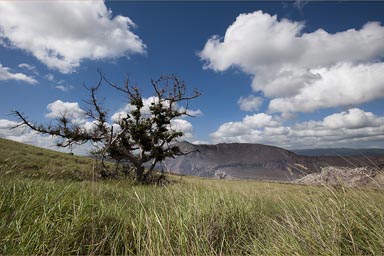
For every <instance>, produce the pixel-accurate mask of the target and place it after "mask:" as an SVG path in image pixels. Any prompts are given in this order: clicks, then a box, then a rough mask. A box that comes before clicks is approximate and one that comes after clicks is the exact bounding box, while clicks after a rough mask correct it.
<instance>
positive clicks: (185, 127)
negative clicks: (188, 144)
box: [171, 119, 193, 141]
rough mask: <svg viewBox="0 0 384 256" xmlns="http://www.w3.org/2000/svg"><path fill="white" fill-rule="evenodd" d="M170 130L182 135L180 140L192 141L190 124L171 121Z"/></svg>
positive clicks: (181, 121)
mask: <svg viewBox="0 0 384 256" xmlns="http://www.w3.org/2000/svg"><path fill="white" fill-rule="evenodd" d="M171 128H172V129H173V130H175V131H180V132H182V133H183V136H182V137H181V140H188V141H190V140H192V139H193V126H192V124H191V123H190V122H188V121H187V120H184V119H173V120H172V121H171Z"/></svg>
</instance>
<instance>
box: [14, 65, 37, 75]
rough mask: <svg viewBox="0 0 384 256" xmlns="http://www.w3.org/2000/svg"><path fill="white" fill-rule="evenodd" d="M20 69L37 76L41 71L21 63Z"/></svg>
mask: <svg viewBox="0 0 384 256" xmlns="http://www.w3.org/2000/svg"><path fill="white" fill-rule="evenodd" d="M18 67H19V68H24V69H27V70H29V71H32V72H33V73H34V74H35V75H38V74H39V71H37V68H36V67H35V66H33V65H29V64H27V63H21V64H19V65H18Z"/></svg>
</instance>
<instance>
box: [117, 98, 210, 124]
mask: <svg viewBox="0 0 384 256" xmlns="http://www.w3.org/2000/svg"><path fill="white" fill-rule="evenodd" d="M158 100H159V99H158V97H155V96H151V97H148V98H143V108H142V109H141V114H142V115H144V116H145V115H150V114H151V112H150V110H149V108H150V106H151V104H152V103H157V102H158ZM164 104H165V106H169V102H167V101H165V102H164ZM174 108H175V109H178V110H179V111H185V108H184V107H179V106H178V105H177V104H174ZM133 109H134V107H133V106H132V105H131V104H129V103H128V104H126V105H125V106H124V107H123V108H122V109H120V110H119V111H117V112H116V113H114V114H113V115H112V117H111V120H112V121H113V122H117V121H118V120H119V119H121V118H123V117H125V116H126V115H127V113H129V112H131V111H132V110H133ZM187 115H190V116H194V117H197V116H201V115H203V112H202V111H201V110H200V109H196V110H194V109H187ZM180 118H182V117H180Z"/></svg>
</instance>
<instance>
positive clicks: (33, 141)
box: [0, 119, 90, 155]
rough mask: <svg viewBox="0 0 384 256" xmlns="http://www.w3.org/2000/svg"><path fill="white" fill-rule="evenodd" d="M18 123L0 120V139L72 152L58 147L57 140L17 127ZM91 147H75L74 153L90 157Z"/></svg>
mask: <svg viewBox="0 0 384 256" xmlns="http://www.w3.org/2000/svg"><path fill="white" fill-rule="evenodd" d="M17 124H18V123H17V122H15V121H12V120H7V119H0V138H4V139H8V140H14V141H18V142H21V143H26V144H30V145H34V146H38V147H43V148H47V149H51V150H55V151H61V152H70V149H68V148H62V147H57V146H56V145H57V138H56V137H52V136H45V135H42V134H40V133H37V132H34V131H32V130H31V129H30V128H27V127H18V128H14V129H11V128H12V127H15V126H16V125H17ZM89 149H90V148H89V145H86V144H85V145H74V146H73V149H72V152H73V153H75V154H77V155H89V152H90V151H89Z"/></svg>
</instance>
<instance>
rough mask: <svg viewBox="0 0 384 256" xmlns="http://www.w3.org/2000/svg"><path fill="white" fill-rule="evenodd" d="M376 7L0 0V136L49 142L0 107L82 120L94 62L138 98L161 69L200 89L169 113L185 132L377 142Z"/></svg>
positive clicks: (299, 141)
mask: <svg viewBox="0 0 384 256" xmlns="http://www.w3.org/2000/svg"><path fill="white" fill-rule="evenodd" d="M383 10H384V2H375V1H371V2H329V1H327V2H303V1H301V2H292V1H291V2H280V1H271V2H259V1H253V2H251V1H244V2H231V1H222V2H221V1H212V2H203V1H190V2H177V1H175V2H172V1H171V2H162V1H159V2H130V1H107V2H103V1H80V2H77V1H61V2H54V3H53V2H48V1H42V2H38V1H33V2H29V3H25V2H22V1H19V2H16V3H15V2H11V1H2V2H0V14H1V15H0V90H1V94H0V137H4V138H9V139H14V140H18V141H22V142H26V143H31V144H35V145H39V146H44V147H52V145H53V144H54V142H53V140H52V139H51V138H47V137H42V136H39V135H36V134H34V133H32V132H31V131H29V130H28V129H22V130H20V129H16V130H12V131H10V130H9V127H11V126H13V125H14V124H15V123H14V121H15V120H14V118H13V117H12V116H9V113H10V112H11V110H20V111H23V112H24V113H26V114H27V115H28V117H29V118H30V119H31V120H34V121H38V122H43V123H47V122H49V121H50V120H51V119H52V118H55V117H56V116H57V115H58V114H59V113H60V112H61V111H71V112H73V113H75V114H74V119H76V118H77V119H81V109H82V108H84V105H83V103H82V99H84V98H86V97H87V92H86V91H85V90H84V88H83V86H82V84H83V83H84V84H86V85H94V84H95V83H96V81H97V80H98V74H97V69H98V68H101V69H102V71H103V72H104V73H105V74H106V76H107V77H108V78H109V79H110V80H112V81H114V82H116V83H122V82H123V81H124V79H125V78H126V77H127V76H129V78H130V81H131V82H133V83H134V84H136V85H138V86H139V87H140V88H141V91H142V92H143V95H144V96H145V97H146V98H149V97H150V96H152V91H151V86H150V83H149V82H150V79H151V78H158V77H159V76H161V75H164V74H176V75H178V76H179V77H180V78H182V79H183V80H184V81H185V82H186V84H187V86H188V88H190V89H191V90H192V89H193V88H197V89H198V90H199V91H201V92H202V93H203V95H202V96H201V97H200V98H198V99H196V100H194V101H193V102H191V104H190V108H191V110H194V111H195V112H196V113H197V116H196V117H195V118H186V119H182V120H179V122H178V125H179V128H180V129H181V130H182V131H184V132H185V134H186V136H185V139H187V140H189V141H191V142H195V143H219V142H251V143H263V144H271V145H275V146H280V147H284V148H289V149H294V148H320V147H355V148H359V147H384V113H383V105H384V102H383V98H384V75H383V74H384V63H383V57H384V27H383V23H384V21H383V19H384V16H383V15H382V13H383ZM101 94H102V95H101V96H102V97H105V99H106V100H105V103H106V105H107V107H108V108H109V110H110V114H111V116H112V115H113V114H114V113H116V112H121V111H124V109H125V108H126V102H124V100H123V98H122V97H121V96H120V95H119V94H118V93H116V92H115V91H113V90H112V89H111V88H108V87H105V88H104V89H103V90H102V92H101ZM76 113H77V114H76ZM83 122H84V124H85V125H86V120H83ZM111 122H112V120H111Z"/></svg>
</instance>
